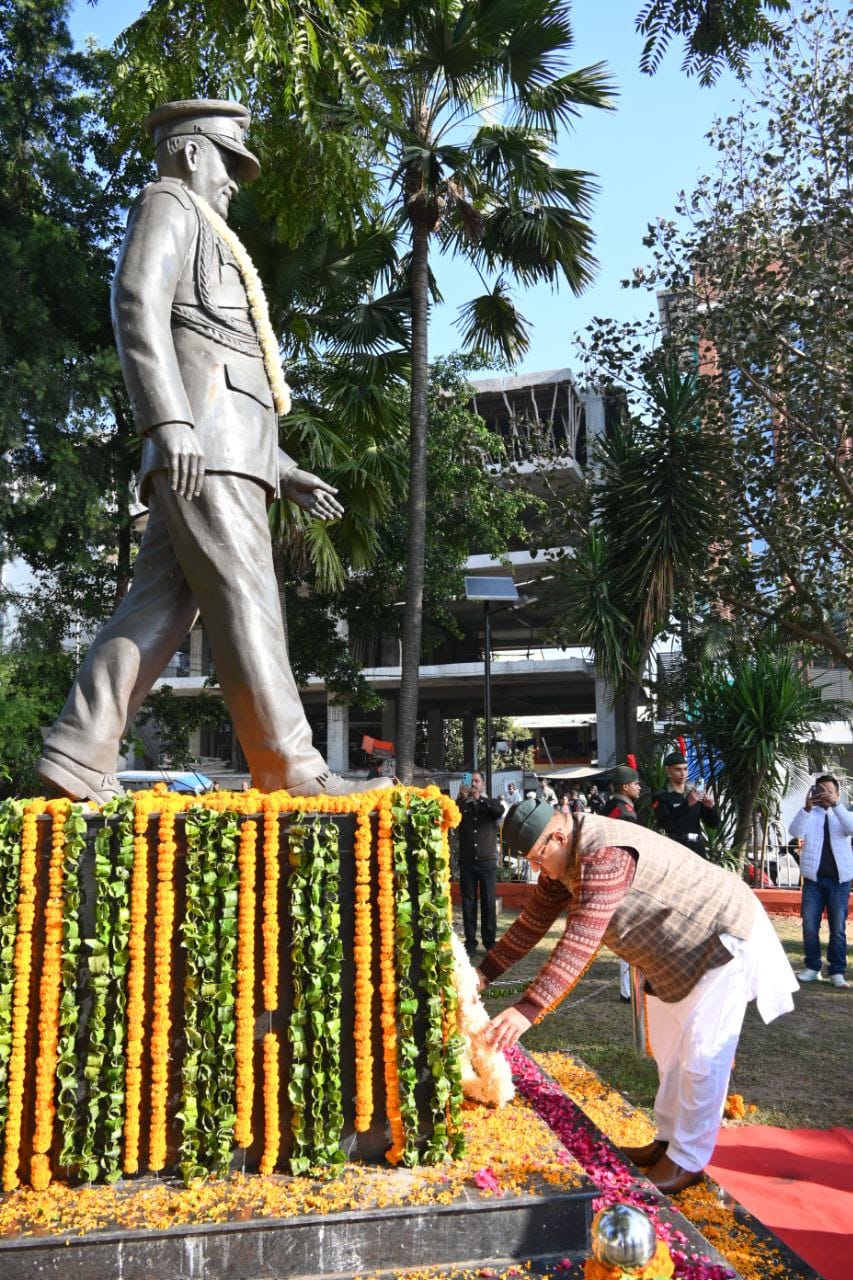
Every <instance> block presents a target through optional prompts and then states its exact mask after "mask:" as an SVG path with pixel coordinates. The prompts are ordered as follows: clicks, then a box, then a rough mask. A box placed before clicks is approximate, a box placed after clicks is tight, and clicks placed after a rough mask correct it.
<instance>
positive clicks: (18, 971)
mask: <svg viewBox="0 0 853 1280" xmlns="http://www.w3.org/2000/svg"><path fill="white" fill-rule="evenodd" d="M46 807H47V806H46V803H45V801H44V800H31V801H30V803H29V804H28V805H27V806H26V808H25V809H24V819H23V824H22V828H21V862H20V870H19V873H18V875H19V889H18V907H17V912H18V932H17V936H16V938H15V991H14V995H13V997H12V1050H11V1053H10V1054H9V1073H8V1077H7V1079H8V1087H7V1092H8V1098H9V1103H8V1112H7V1116H6V1133H5V1142H4V1149H3V1190H4V1191H14V1189H15V1187H17V1186H18V1185H19V1183H18V1165H19V1162H20V1153H21V1121H22V1119H23V1103H24V1081H25V1079H26V1070H27V1026H28V1023H29V1018H30V983H31V979H32V968H33V924H34V922H35V914H36V866H37V863H36V854H37V850H38V823H37V821H36V819H37V818H38V815H39V814H42V813H44V811H45V808H46Z"/></svg>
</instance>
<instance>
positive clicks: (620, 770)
mask: <svg viewBox="0 0 853 1280" xmlns="http://www.w3.org/2000/svg"><path fill="white" fill-rule="evenodd" d="M608 777H609V778H610V781H611V782H615V783H616V785H617V787H618V786H621V785H622V784H623V783H626V782H639V781H640V775H639V774H638V773H637V770H636V769H632V768H631V766H630V765H629V764H617V765H616V766H615V768H613V769H611V770H610V773H609V774H608Z"/></svg>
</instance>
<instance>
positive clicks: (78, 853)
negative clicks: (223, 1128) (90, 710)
mask: <svg viewBox="0 0 853 1280" xmlns="http://www.w3.org/2000/svg"><path fill="white" fill-rule="evenodd" d="M85 848H86V819H85V818H84V816H83V811H82V808H81V807H80V805H72V806H71V809H70V810H69V813H68V816H67V817H66V819H65V858H64V865H63V869H62V977H61V985H60V992H59V1038H58V1041H57V1046H56V1080H57V1093H56V1123H57V1125H58V1128H59V1136H60V1141H61V1147H60V1153H59V1163H60V1165H65V1166H67V1167H75V1166H76V1165H77V1143H78V1138H79V1134H78V1093H79V1087H80V1084H79V1077H78V1055H77V1034H78V1031H79V1029H80V1008H79V1004H78V998H77V993H78V983H79V965H80V947H81V939H80V859H81V858H82V856H83V852H84V850H85Z"/></svg>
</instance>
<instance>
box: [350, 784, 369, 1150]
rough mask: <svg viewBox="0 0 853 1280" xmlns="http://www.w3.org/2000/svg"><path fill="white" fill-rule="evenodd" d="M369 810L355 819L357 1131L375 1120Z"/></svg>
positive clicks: (354, 957)
mask: <svg viewBox="0 0 853 1280" xmlns="http://www.w3.org/2000/svg"><path fill="white" fill-rule="evenodd" d="M372 836H373V833H372V830H371V822H370V812H369V810H367V809H366V808H361V809H360V810H359V812H358V814H357V816H356V820H355V927H354V941H353V960H354V963H355V1023H354V1028H353V1039H354V1042H355V1131H356V1133H366V1132H367V1130H368V1129H369V1128H370V1124H371V1121H372V1120H373V1051H372V1037H373V983H372V982H371V972H372V966H373V922H372V916H371V903H370V855H371V851H372V844H373V838H372Z"/></svg>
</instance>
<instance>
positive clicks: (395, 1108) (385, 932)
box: [376, 795, 406, 1165]
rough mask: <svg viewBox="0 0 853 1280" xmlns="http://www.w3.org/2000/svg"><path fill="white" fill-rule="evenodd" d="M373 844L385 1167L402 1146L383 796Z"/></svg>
mask: <svg viewBox="0 0 853 1280" xmlns="http://www.w3.org/2000/svg"><path fill="white" fill-rule="evenodd" d="M378 824H379V835H378V839H377V843H376V855H377V858H376V860H377V865H378V881H379V888H378V896H379V975H380V981H379V994H380V996H381V1009H382V1012H381V1023H382V1065H383V1068H384V1073H385V1105H386V1109H387V1113H388V1124H389V1126H390V1129H391V1146H390V1147H389V1149H388V1151H387V1152H386V1154H385V1158H386V1159H387V1160H388V1162H389V1164H394V1165H396V1164H399V1163H400V1160H401V1159H402V1157H403V1152H404V1150H405V1146H406V1136H405V1132H404V1129H403V1116H402V1113H401V1110H400V1077H399V1068H398V1065H397V977H396V928H397V926H396V920H395V914H394V848H393V844H392V838H391V829H392V819H391V801H390V797H387V798H386V796H384V795H383V797H382V800H381V802H380V804H379V808H378Z"/></svg>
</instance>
